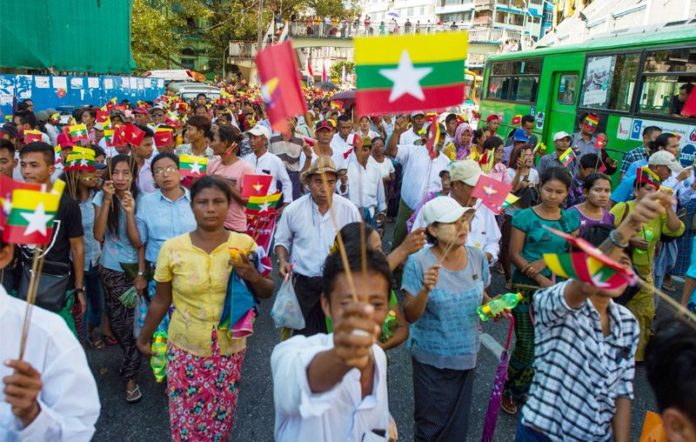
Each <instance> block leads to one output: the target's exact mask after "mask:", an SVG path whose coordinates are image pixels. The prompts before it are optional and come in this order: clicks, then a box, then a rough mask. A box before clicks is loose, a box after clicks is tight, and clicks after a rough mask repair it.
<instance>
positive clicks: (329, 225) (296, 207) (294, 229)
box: [275, 194, 361, 277]
mask: <svg viewBox="0 0 696 442" xmlns="http://www.w3.org/2000/svg"><path fill="white" fill-rule="evenodd" d="M332 211H335V212H336V222H337V223H338V228H339V229H341V228H342V227H343V226H345V225H346V224H349V223H352V222H355V221H361V218H360V213H359V212H358V209H357V208H356V207H355V204H353V203H352V202H350V200H348V199H347V198H344V197H342V196H340V195H334V196H333V207H332V209H331V210H328V211H327V212H326V213H325V214H324V215H322V214H321V213H319V210H318V208H317V205H316V204H315V203H314V200H313V199H312V195H311V194H305V195H303V196H301V197H300V198H298V199H296V200H295V201H293V202H292V203H291V204H290V205H289V206H287V207H286V208H285V210H283V215H282V216H281V217H280V220H279V221H278V225H277V227H276V234H275V244H276V246H281V247H283V248H284V249H285V250H287V251H288V253H289V254H290V262H291V263H292V264H294V266H295V267H294V271H295V272H296V273H299V274H300V275H304V276H309V277H313V276H321V269H322V266H323V265H324V260H325V259H326V257H327V256H329V249H330V248H331V246H332V245H333V242H334V238H335V237H336V231H335V230H334V225H333V221H332V218H331V217H332V215H331V212H332Z"/></svg>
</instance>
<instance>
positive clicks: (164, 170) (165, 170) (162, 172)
mask: <svg viewBox="0 0 696 442" xmlns="http://www.w3.org/2000/svg"><path fill="white" fill-rule="evenodd" d="M178 171H179V169H177V168H176V167H173V166H169V167H165V168H160V169H155V170H154V174H155V176H162V175H169V174H170V173H176V172H178Z"/></svg>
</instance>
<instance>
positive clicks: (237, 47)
mask: <svg viewBox="0 0 696 442" xmlns="http://www.w3.org/2000/svg"><path fill="white" fill-rule="evenodd" d="M257 52H258V49H257V44H256V42H251V41H231V42H230V48H229V53H228V55H229V57H230V58H232V59H235V60H253V59H254V58H256V53H257Z"/></svg>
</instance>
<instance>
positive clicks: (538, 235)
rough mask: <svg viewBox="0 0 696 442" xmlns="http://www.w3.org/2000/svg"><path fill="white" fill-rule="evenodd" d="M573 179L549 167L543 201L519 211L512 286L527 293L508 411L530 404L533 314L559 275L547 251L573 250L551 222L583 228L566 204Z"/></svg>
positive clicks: (519, 314) (518, 310)
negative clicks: (541, 292)
mask: <svg viewBox="0 0 696 442" xmlns="http://www.w3.org/2000/svg"><path fill="white" fill-rule="evenodd" d="M571 179H572V178H571V176H570V174H569V173H568V171H567V170H566V169H563V168H560V167H552V168H549V169H546V170H545V171H544V173H543V174H542V175H541V185H540V186H539V196H540V200H541V202H540V203H539V204H537V205H535V206H533V207H529V208H527V209H522V210H518V211H516V212H515V214H514V215H513V217H512V232H511V235H510V261H511V262H512V264H514V265H515V269H514V271H513V273H512V288H513V290H515V291H518V292H520V293H522V294H523V295H524V298H523V299H522V300H521V301H520V303H519V304H517V306H516V307H515V308H514V309H513V310H512V315H513V316H514V317H515V349H514V351H513V353H512V355H511V358H510V365H509V367H508V380H507V382H506V383H505V389H504V391H503V402H502V405H501V407H502V409H503V411H505V412H506V413H508V414H516V413H517V407H518V404H522V403H524V401H525V400H526V396H527V394H528V392H529V386H530V383H531V381H532V377H533V376H534V369H533V368H532V363H533V362H534V325H533V323H532V318H531V314H530V313H531V312H530V304H531V302H532V294H533V293H534V292H535V291H536V290H538V289H539V288H545V287H550V286H552V285H553V284H554V281H553V278H554V277H553V276H552V274H551V271H550V270H549V269H548V268H547V267H546V263H545V262H544V258H543V256H544V254H545V253H559V252H564V251H567V250H568V243H567V242H566V240H565V239H563V238H561V237H559V236H557V235H554V234H553V233H551V232H550V231H549V230H547V229H546V227H551V228H554V229H556V230H560V231H562V232H565V233H568V234H572V235H577V233H578V228H579V227H580V217H579V216H578V212H576V211H568V210H564V209H563V203H564V201H565V199H566V198H567V197H568V189H569V188H570V182H571Z"/></svg>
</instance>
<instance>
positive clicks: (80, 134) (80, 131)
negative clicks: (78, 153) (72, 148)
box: [68, 124, 87, 141]
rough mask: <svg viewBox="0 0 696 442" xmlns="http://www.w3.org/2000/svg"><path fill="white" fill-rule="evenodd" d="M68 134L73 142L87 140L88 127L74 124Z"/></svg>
mask: <svg viewBox="0 0 696 442" xmlns="http://www.w3.org/2000/svg"><path fill="white" fill-rule="evenodd" d="M68 133H69V134H70V138H72V140H73V141H80V140H87V126H86V125H84V124H74V125H72V126H70V127H69V128H68Z"/></svg>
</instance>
